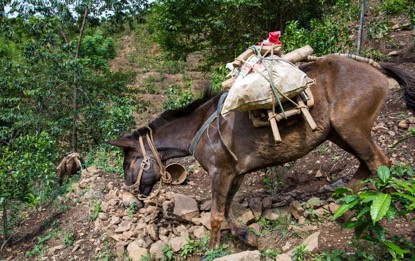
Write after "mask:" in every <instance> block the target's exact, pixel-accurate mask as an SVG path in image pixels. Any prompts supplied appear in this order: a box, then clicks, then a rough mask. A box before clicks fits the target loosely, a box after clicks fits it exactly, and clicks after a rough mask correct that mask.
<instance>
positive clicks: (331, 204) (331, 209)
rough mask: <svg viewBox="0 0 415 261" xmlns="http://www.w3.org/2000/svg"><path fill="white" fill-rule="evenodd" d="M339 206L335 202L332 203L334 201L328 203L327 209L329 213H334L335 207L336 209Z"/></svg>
mask: <svg viewBox="0 0 415 261" xmlns="http://www.w3.org/2000/svg"><path fill="white" fill-rule="evenodd" d="M339 207H340V206H339V205H338V204H336V203H334V202H331V203H330V204H329V210H330V212H331V214H334V213H335V212H336V211H337V209H338V208H339Z"/></svg>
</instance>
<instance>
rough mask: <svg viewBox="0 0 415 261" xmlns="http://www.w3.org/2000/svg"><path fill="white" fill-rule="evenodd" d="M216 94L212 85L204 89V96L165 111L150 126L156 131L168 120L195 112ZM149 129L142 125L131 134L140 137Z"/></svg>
mask: <svg viewBox="0 0 415 261" xmlns="http://www.w3.org/2000/svg"><path fill="white" fill-rule="evenodd" d="M216 94H217V93H214V92H213V91H212V88H211V87H207V88H205V89H204V91H203V96H202V98H199V99H197V100H194V101H193V102H191V103H190V104H188V105H186V106H184V107H181V108H178V109H174V110H167V111H164V112H163V113H162V114H161V115H160V116H159V117H158V118H157V119H155V120H154V121H152V122H150V124H149V125H148V127H150V128H151V129H152V130H153V131H155V130H156V129H157V128H160V127H162V126H164V125H165V124H166V123H168V122H171V121H173V120H177V119H179V118H181V117H184V116H186V115H189V114H190V113H192V112H194V111H195V110H196V109H197V108H199V107H200V106H201V105H202V104H204V103H205V102H207V101H208V100H210V99H212V98H213V97H215V96H216ZM148 131H149V129H148V128H147V127H141V128H138V129H136V130H134V131H133V132H132V133H130V134H129V135H131V136H133V137H134V138H138V137H139V136H142V135H145V134H146V133H148Z"/></svg>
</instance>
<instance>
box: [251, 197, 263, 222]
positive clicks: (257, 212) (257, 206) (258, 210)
mask: <svg viewBox="0 0 415 261" xmlns="http://www.w3.org/2000/svg"><path fill="white" fill-rule="evenodd" d="M249 209H250V210H251V211H252V214H254V217H255V220H256V221H258V220H259V218H260V217H261V214H262V200H261V199H260V198H253V199H251V201H249Z"/></svg>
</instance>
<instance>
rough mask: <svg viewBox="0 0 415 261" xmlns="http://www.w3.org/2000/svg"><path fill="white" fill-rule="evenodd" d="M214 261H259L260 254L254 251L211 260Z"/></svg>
mask: <svg viewBox="0 0 415 261" xmlns="http://www.w3.org/2000/svg"><path fill="white" fill-rule="evenodd" d="M213 260H214V261H260V260H261V252H259V251H258V250H254V251H243V252H239V253H235V254H232V255H227V256H223V257H220V258H216V259H213Z"/></svg>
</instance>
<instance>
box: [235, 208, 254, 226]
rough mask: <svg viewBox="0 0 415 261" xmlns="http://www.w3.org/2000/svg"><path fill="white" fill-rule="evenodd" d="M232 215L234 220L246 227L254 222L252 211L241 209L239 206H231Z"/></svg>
mask: <svg viewBox="0 0 415 261" xmlns="http://www.w3.org/2000/svg"><path fill="white" fill-rule="evenodd" d="M232 213H233V214H234V216H235V218H236V220H238V221H239V222H241V223H242V224H244V225H247V224H249V223H252V222H253V221H255V216H254V214H253V213H252V211H251V210H249V209H247V208H245V207H243V206H242V205H240V204H234V205H233V206H232Z"/></svg>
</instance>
